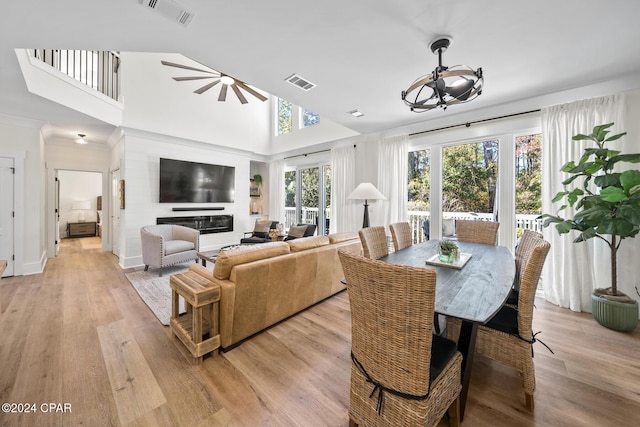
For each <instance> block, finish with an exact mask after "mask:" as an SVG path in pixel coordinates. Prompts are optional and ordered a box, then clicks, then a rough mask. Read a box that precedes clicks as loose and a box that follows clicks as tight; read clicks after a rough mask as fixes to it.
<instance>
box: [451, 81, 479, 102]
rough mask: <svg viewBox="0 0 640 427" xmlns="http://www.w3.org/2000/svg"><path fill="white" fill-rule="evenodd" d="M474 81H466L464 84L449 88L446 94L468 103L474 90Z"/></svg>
mask: <svg viewBox="0 0 640 427" xmlns="http://www.w3.org/2000/svg"><path fill="white" fill-rule="evenodd" d="M473 84H474V81H473V80H467V79H465V81H464V82H462V83H459V84H457V85H455V86H447V88H446V92H447V93H448V94H449V95H451V96H453V97H454V98H456V99H458V100H460V101H466V100H467V99H468V98H469V95H471V89H473Z"/></svg>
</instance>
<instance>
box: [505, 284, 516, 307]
mask: <svg viewBox="0 0 640 427" xmlns="http://www.w3.org/2000/svg"><path fill="white" fill-rule="evenodd" d="M518 293H519V292H518V291H517V290H515V289H513V288H511V292H509V296H508V297H507V304H511V305H518Z"/></svg>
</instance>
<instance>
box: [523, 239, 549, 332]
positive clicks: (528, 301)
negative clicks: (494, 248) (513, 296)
mask: <svg viewBox="0 0 640 427" xmlns="http://www.w3.org/2000/svg"><path fill="white" fill-rule="evenodd" d="M531 237H532V238H531ZM550 248H551V245H550V244H549V242H547V241H546V240H544V239H541V238H536V237H535V236H530V238H527V240H525V241H524V242H523V241H522V240H521V241H520V244H519V245H518V252H519V253H520V255H521V258H522V259H521V266H520V275H519V277H520V292H519V293H518V333H519V334H520V336H521V337H522V338H526V339H530V338H531V337H532V331H531V328H532V323H533V303H534V301H535V297H536V289H537V288H538V282H539V281H540V274H541V273H542V267H543V266H544V261H545V259H546V258H547V254H548V253H549V249H550Z"/></svg>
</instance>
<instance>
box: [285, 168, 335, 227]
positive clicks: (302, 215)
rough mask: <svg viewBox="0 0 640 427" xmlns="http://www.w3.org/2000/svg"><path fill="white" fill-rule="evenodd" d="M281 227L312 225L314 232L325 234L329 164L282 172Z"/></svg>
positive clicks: (329, 182)
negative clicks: (282, 212) (283, 192)
mask: <svg viewBox="0 0 640 427" xmlns="http://www.w3.org/2000/svg"><path fill="white" fill-rule="evenodd" d="M284 184H285V228H287V229H288V228H289V227H291V226H292V225H297V224H316V225H317V228H316V233H317V234H318V235H322V234H326V233H328V229H329V212H330V206H329V204H330V200H331V167H330V166H329V165H322V166H313V167H305V168H300V169H297V170H292V171H287V172H285V177H284Z"/></svg>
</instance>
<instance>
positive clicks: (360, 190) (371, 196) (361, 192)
mask: <svg viewBox="0 0 640 427" xmlns="http://www.w3.org/2000/svg"><path fill="white" fill-rule="evenodd" d="M347 199H348V200H364V218H362V228H367V227H368V226H369V203H367V202H368V201H369V200H387V198H386V197H384V195H383V194H382V193H381V192H379V191H378V189H377V188H376V187H374V185H373V184H372V183H370V182H363V183H361V184H360V185H358V186H357V187H356V189H355V190H353V191H352V192H351V194H349V195H348V196H347Z"/></svg>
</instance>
